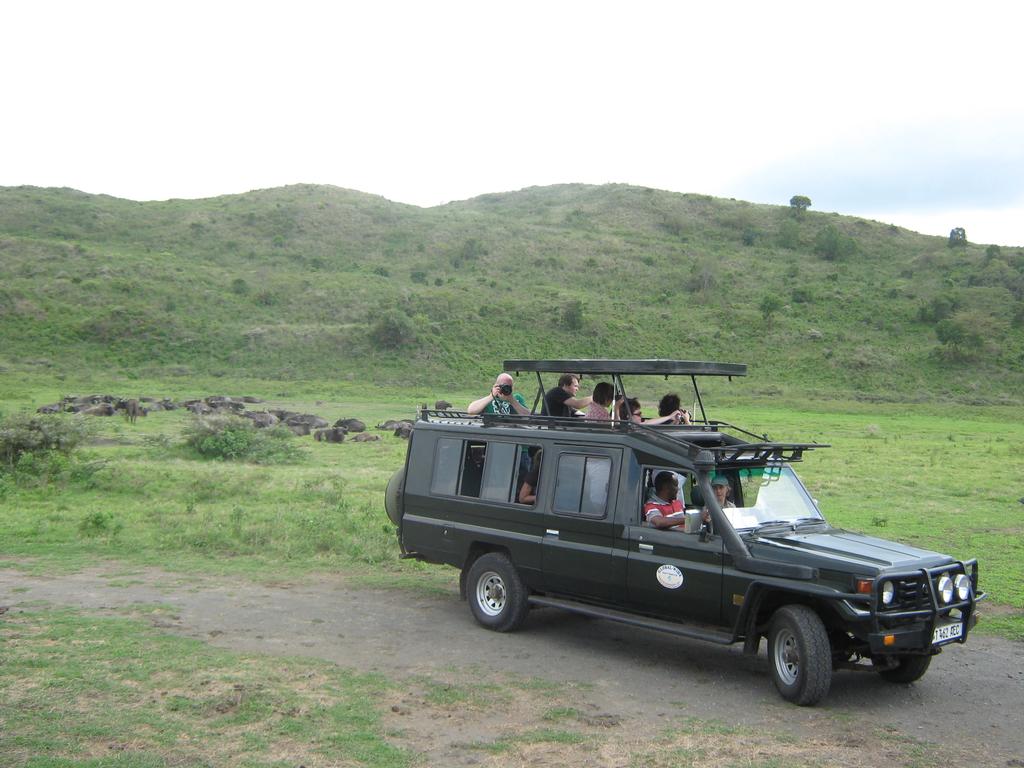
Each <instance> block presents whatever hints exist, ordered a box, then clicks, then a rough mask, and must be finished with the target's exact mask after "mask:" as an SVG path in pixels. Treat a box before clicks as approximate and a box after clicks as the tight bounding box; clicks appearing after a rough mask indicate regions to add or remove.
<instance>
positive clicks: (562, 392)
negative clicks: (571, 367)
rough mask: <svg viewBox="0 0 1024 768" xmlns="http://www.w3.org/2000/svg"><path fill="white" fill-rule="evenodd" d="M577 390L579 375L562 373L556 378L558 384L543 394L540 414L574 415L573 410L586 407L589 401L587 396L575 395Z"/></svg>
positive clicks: (566, 416)
mask: <svg viewBox="0 0 1024 768" xmlns="http://www.w3.org/2000/svg"><path fill="white" fill-rule="evenodd" d="M579 391H580V377H579V376H577V375H576V374H575V373H563V374H562V377H561V378H560V379H559V380H558V386H557V387H553V388H552V389H549V390H548V391H547V394H545V395H544V409H543V410H542V411H541V415H542V416H558V417H561V418H568V417H570V416H574V415H575V413H574V411H575V410H578V409H580V408H586V407H587V406H588V405H590V401H591V398H590V397H589V396H588V397H576V393H577V392H579Z"/></svg>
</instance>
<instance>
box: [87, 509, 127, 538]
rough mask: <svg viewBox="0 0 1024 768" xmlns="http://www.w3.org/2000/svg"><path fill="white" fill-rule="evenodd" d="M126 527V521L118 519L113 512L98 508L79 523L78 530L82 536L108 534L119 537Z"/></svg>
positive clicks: (111, 536)
mask: <svg viewBox="0 0 1024 768" xmlns="http://www.w3.org/2000/svg"><path fill="white" fill-rule="evenodd" d="M123 529H124V523H122V522H121V521H120V520H118V519H116V518H115V517H114V515H113V513H111V512H107V511H105V510H102V511H101V510H97V511H95V512H90V513H89V514H87V515H86V516H85V517H83V518H82V520H81V521H80V522H79V523H78V532H79V533H80V534H81V535H82V536H86V537H90V538H92V537H96V536H108V537H110V538H117V536H118V534H119V533H121V531H122V530H123Z"/></svg>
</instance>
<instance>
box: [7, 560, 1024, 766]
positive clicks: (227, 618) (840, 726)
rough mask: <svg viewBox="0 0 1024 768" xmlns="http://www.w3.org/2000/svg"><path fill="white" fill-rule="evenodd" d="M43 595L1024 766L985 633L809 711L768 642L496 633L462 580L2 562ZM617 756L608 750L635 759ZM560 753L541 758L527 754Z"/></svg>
mask: <svg viewBox="0 0 1024 768" xmlns="http://www.w3.org/2000/svg"><path fill="white" fill-rule="evenodd" d="M33 601H46V602H48V603H51V604H53V605H57V606H67V607H73V608H77V609H81V610H84V611H89V612H97V613H106V612H111V613H118V612H124V611H128V610H131V608H132V606H136V605H140V604H142V605H153V604H162V605H166V606H169V607H170V608H171V609H172V610H171V611H169V612H168V613H166V614H165V615H162V617H161V618H159V619H155V620H154V623H155V624H156V626H158V627H160V628H161V629H163V630H164V631H167V632H171V633H175V634H178V635H182V636H188V637H193V638H198V639H201V640H203V641H204V642H207V643H209V644H211V645H214V646H218V647H223V648H227V649H231V650H234V651H244V652H258V653H263V654H279V655H287V656H299V657H301V656H308V657H314V658H318V659H325V660H328V661H332V662H335V663H337V664H339V665H342V666H344V667H346V668H350V669H353V670H356V671H361V672H369V671H376V672H380V673H383V674H385V675H387V676H388V677H389V678H391V679H399V680H402V679H409V680H411V679H416V677H417V676H423V675H425V676H432V677H434V678H439V679H445V680H452V681H454V682H459V681H460V680H461V681H464V682H466V683H467V684H470V683H478V682H481V681H487V680H488V679H495V680H500V679H501V678H502V677H503V676H506V675H514V676H520V677H522V678H524V679H542V680H549V681H554V682H557V683H566V684H570V685H576V686H578V688H577V689H575V691H576V692H575V694H574V695H576V696H577V697H578V701H575V702H574V705H573V706H574V707H575V708H576V709H577V710H579V711H581V712H583V713H585V716H586V718H587V722H589V723H590V724H591V725H595V726H601V725H608V726H616V727H621V728H622V733H623V734H624V735H627V734H650V733H653V732H656V731H657V729H658V728H659V727H660V726H661V725H662V724H670V723H672V722H674V721H676V722H678V721H680V720H681V719H685V718H688V717H689V718H699V719H700V720H714V721H719V722H722V723H727V724H734V725H739V726H745V727H749V728H750V729H751V732H761V731H762V729H767V730H771V731H772V732H775V733H782V734H786V735H787V737H791V740H792V741H793V742H794V743H799V742H808V741H814V740H819V741H822V742H823V743H824V742H827V743H829V744H832V745H836V744H842V745H846V746H847V747H848V748H849V749H850V752H849V754H851V755H853V754H855V755H859V756H860V757H859V758H858V759H857V760H856V761H853V760H852V759H849V760H848V761H847V760H839V762H843V763H844V764H857V765H860V764H865V765H870V764H877V763H878V762H886V752H885V749H884V745H880V744H878V743H877V739H876V738H875V736H874V734H877V733H879V729H884V732H885V733H887V734H889V735H891V736H892V737H893V738H896V739H902V740H904V741H906V740H909V741H912V742H918V743H922V744H924V745H932V746H935V747H937V748H939V749H941V751H942V753H943V755H945V756H947V757H948V758H949V759H947V760H944V762H947V763H948V762H951V761H956V760H957V758H967V757H968V756H969V760H970V762H971V763H972V764H973V765H976V766H988V765H991V766H1024V644H1021V643H1015V642H1012V641H1008V640H1002V639H998V638H992V637H984V636H980V635H972V636H971V637H970V639H969V641H968V643H967V644H966V645H964V646H960V645H953V646H949V647H947V648H946V649H945V650H944V651H943V652H942V653H941V654H940V655H939V656H937V657H936V658H935V659H934V661H933V663H932V666H931V669H930V670H929V672H928V674H927V675H926V676H925V677H924V678H923V679H922V680H920V681H919V682H917V683H915V684H912V685H891V684H887V683H885V682H883V681H882V680H881V679H880V678H879V677H878V676H877V675H875V674H871V673H866V674H865V673H858V672H849V671H843V672H839V673H837V674H836V675H835V678H834V680H833V683H832V690H831V693H830V694H829V696H828V698H827V699H826V700H825V701H824V702H823V703H822V704H820V705H819V706H817V707H813V708H800V707H796V706H793V705H791V704H788V703H786V702H784V701H782V699H780V698H779V696H778V695H777V693H776V692H775V689H774V687H773V685H772V682H771V678H770V675H769V671H768V664H767V660H766V659H765V657H764V648H763V645H764V644H762V653H761V655H760V656H759V657H749V656H743V655H742V654H741V653H740V649H739V648H738V647H725V648H723V647H719V646H714V645H710V644H706V643H701V642H697V641H688V640H685V639H680V638H675V637H670V636H666V635H661V634H658V633H655V632H648V631H646V630H640V629H636V628H633V627H627V626H624V625H618V624H614V623H611V622H602V621H598V620H593V619H588V618H586V617H582V616H577V615H572V614H568V613H562V612H558V611H554V610H550V609H548V610H539V611H534V612H533V613H532V614H531V615H530V618H529V620H528V621H527V623H526V626H525V627H524V628H523V629H522V630H521V631H519V632H516V633H512V634H498V633H494V632H488V631H486V630H484V629H482V628H480V627H479V626H477V625H476V624H475V622H474V621H473V619H472V617H471V616H470V613H469V610H468V608H467V607H466V605H465V603H463V602H461V601H460V600H459V599H458V596H457V595H456V594H455V593H454V592H453V593H452V594H450V595H442V596H437V597H425V596H423V595H421V594H415V593H411V592H408V591H403V590H399V589H395V590H384V589H369V588H365V587H355V586H352V585H347V584H346V582H345V580H344V579H343V578H341V577H337V576H322V577H318V578H317V579H315V580H310V581H307V582H302V583H294V584H277V585H274V586H265V585H259V584H253V583H251V582H245V581H225V580H223V579H218V580H213V579H207V578H192V577H188V578H185V577H182V576H181V575H176V574H171V573H163V572H160V571H156V570H145V571H134V570H133V571H132V572H131V574H130V575H125V572H124V570H123V569H121V570H120V571H118V569H115V568H114V567H113V566H105V567H100V568H95V569H91V570H88V571H84V572H81V573H77V574H70V575H60V576H53V577H42V576H32V575H26V574H25V573H23V572H21V571H19V570H16V569H14V568H12V567H2V566H0V605H2V606H9V607H10V609H11V610H17V608H18V605H19V604H22V603H26V604H27V603H31V602H33ZM390 709H391V712H390V713H389V714H388V715H387V716H388V717H389V718H392V719H393V720H395V721H396V723H395V729H396V733H399V734H400V735H399V736H398V737H397V738H398V739H399V740H401V741H403V742H405V743H406V744H405V745H407V746H411V747H412V748H413V749H415V750H416V751H417V752H419V753H420V754H421V755H422V756H423V757H424V762H425V763H426V764H429V765H442V764H457V763H460V764H486V763H489V762H490V761H489V759H488V758H486V757H484V758H481V757H479V753H477V756H475V757H474V756H468V755H466V754H464V753H462V752H460V751H459V749H458V745H459V744H464V743H467V742H473V741H476V742H479V741H480V740H486V739H487V738H493V737H494V733H495V732H496V725H495V723H494V722H493V715H492V714H488V715H486V716H483V715H481V716H479V717H474V716H473V713H472V712H469V713H466V712H460V713H458V716H457V717H451V713H450V712H449V714H448V715H447V716H444V714H443V713H441V714H439V713H438V712H437V711H436V710H430V709H427V708H419V707H417V706H416V702H415V701H396V702H394V704H393V706H391V708H390ZM516 712H517V709H516V707H515V706H511V707H509V709H508V711H507V712H505V713H503V715H504V719H503V720H502V722H501V724H500V725H501V726H502V727H508V726H509V725H510V723H509V720H508V718H513V719H514V718H515V717H516ZM398 721H400V722H398ZM636 738H639V737H638V736H633V737H629V736H624V739H623V742H624V743H628V742H630V741H631V740H633V739H636ZM619 758H623V756H622V755H620V756H619V757H618V758H617V757H616V756H614V755H612V756H609V757H608V759H607V760H605V759H599V760H596V761H595V763H596V764H601V765H605V764H607V765H619V764H623V765H624V764H626V762H622V761H620V759H619ZM822 758H823V761H824V762H823V764H836V763H835V761H834V760H832V759H830V758H829V756H828V755H827V754H826V755H822ZM623 759H624V758H623ZM861 760H863V763H862V762H861ZM550 762H552V763H553V764H556V762H557V761H550ZM548 763H549V761H548V760H546V759H544V758H543V756H538V758H537V760H529V761H528V762H527V763H526V764H531V765H545V764H548ZM563 764H564V763H563ZM888 764H894V763H893V762H891V761H889V762H888Z"/></svg>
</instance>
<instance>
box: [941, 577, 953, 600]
mask: <svg viewBox="0 0 1024 768" xmlns="http://www.w3.org/2000/svg"><path fill="white" fill-rule="evenodd" d="M939 599H940V600H942V602H944V603H949V602H952V600H953V580H952V579H951V578H949V574H948V573H944V574H942V575H941V576H939Z"/></svg>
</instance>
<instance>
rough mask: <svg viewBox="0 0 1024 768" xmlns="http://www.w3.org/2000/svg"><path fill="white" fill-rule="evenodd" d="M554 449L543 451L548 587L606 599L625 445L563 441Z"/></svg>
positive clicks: (610, 578) (610, 583) (545, 578)
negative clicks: (620, 470) (589, 444)
mask: <svg viewBox="0 0 1024 768" xmlns="http://www.w3.org/2000/svg"><path fill="white" fill-rule="evenodd" d="M545 453H547V451H545ZM551 453H552V454H553V455H551V456H545V465H544V469H545V471H546V472H547V477H546V478H544V479H542V483H541V488H542V493H543V496H544V498H543V504H542V508H543V510H544V520H545V535H544V542H543V547H542V555H541V557H542V561H543V568H544V584H545V588H546V589H547V590H548V591H550V592H555V593H561V594H567V595H576V596H580V597H586V598H589V599H595V600H607V599H608V598H609V597H610V595H611V592H612V582H613V572H614V569H613V567H612V530H613V526H614V522H613V520H614V514H613V512H614V510H615V497H616V494H617V490H618V476H619V469H620V467H621V464H622V450H621V449H619V448H603V447H591V446H585V447H580V446H578V445H577V446H568V445H565V446H563V445H559V446H556V448H555V450H554V451H552V452H551ZM538 500H540V497H538Z"/></svg>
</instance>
